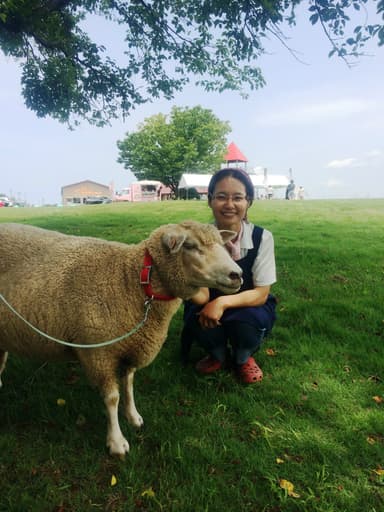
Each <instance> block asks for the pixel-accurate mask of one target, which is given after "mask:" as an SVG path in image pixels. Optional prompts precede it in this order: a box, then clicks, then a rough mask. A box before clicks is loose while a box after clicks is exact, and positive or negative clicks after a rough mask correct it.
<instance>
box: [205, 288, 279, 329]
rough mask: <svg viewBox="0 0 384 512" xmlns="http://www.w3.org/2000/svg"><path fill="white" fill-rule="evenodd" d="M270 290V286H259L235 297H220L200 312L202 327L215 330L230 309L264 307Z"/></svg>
mask: <svg viewBox="0 0 384 512" xmlns="http://www.w3.org/2000/svg"><path fill="white" fill-rule="evenodd" d="M270 288H271V287H270V286H257V287H256V288H253V289H252V290H245V291H243V292H240V293H236V294H234V295H220V297H217V298H216V299H214V300H212V301H211V302H208V303H207V304H205V306H204V307H203V309H202V310H201V311H200V314H199V322H200V324H201V326H202V327H205V328H213V327H216V326H218V325H220V318H221V317H222V316H223V314H224V311H225V310H226V309H229V308H242V307H243V308H245V307H250V306H262V305H263V304H265V303H266V301H267V299H268V294H269V291H270ZM200 304H202V303H200ZM203 304H204V303H203Z"/></svg>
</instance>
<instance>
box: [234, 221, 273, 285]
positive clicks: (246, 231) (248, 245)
mask: <svg viewBox="0 0 384 512" xmlns="http://www.w3.org/2000/svg"><path fill="white" fill-rule="evenodd" d="M253 228H254V224H252V223H251V222H245V221H243V236H242V237H241V240H240V254H241V257H242V258H244V257H245V256H246V255H247V253H248V250H249V249H252V248H253V241H252V232H253ZM252 275H253V284H254V286H269V285H272V284H273V283H275V282H276V262H275V244H274V240H273V235H272V233H271V232H270V231H268V230H267V229H263V235H262V237H261V241H260V247H259V252H258V253H257V256H256V259H255V261H254V262H253V265H252Z"/></svg>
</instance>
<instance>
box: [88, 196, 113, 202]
mask: <svg viewBox="0 0 384 512" xmlns="http://www.w3.org/2000/svg"><path fill="white" fill-rule="evenodd" d="M106 203H112V199H110V198H109V197H105V196H102V197H100V196H89V197H87V198H86V199H85V200H84V204H106Z"/></svg>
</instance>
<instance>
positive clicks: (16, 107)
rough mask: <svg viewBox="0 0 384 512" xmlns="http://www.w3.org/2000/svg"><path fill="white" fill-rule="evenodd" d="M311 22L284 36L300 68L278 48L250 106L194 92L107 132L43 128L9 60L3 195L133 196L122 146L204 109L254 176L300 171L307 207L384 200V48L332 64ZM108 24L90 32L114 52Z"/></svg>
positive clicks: (0, 71)
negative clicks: (154, 124) (155, 123)
mask: <svg viewBox="0 0 384 512" xmlns="http://www.w3.org/2000/svg"><path fill="white" fill-rule="evenodd" d="M308 16H309V15H308V13H305V12H304V11H301V12H300V13H299V18H298V22H297V26H296V27H295V28H293V29H292V30H290V29H288V28H287V29H286V30H285V34H286V36H287V37H289V40H288V45H289V46H290V48H292V49H293V50H295V52H296V54H297V55H298V56H299V59H300V60H298V59H295V58H294V57H293V56H292V54H291V53H290V52H289V51H288V50H287V49H286V48H285V47H284V46H283V45H282V44H281V43H279V42H277V41H274V40H270V41H269V42H268V44H267V50H268V54H267V55H265V56H263V57H262V58H261V59H260V60H259V61H258V62H257V65H258V66H259V67H261V69H262V71H263V74H264V77H265V79H266V82H267V84H266V86H265V87H264V88H262V89H259V90H256V91H252V92H251V93H250V96H249V98H248V99H243V98H242V97H241V96H240V94H239V93H235V92H225V93H221V94H219V93H208V92H204V91H203V90H201V89H199V88H197V87H195V86H194V85H190V86H188V87H187V88H186V89H184V91H183V92H182V93H180V94H177V95H176V96H175V98H174V99H173V100H172V101H167V100H162V99H159V100H155V101H153V102H152V103H150V104H146V105H143V106H140V107H138V108H137V109H136V110H134V111H133V113H132V115H131V116H129V117H128V118H126V119H125V121H123V120H116V121H114V122H113V123H112V125H111V126H108V127H104V128H97V127H92V126H90V125H88V124H87V123H86V122H85V121H84V122H83V123H82V124H81V126H80V127H77V128H76V129H75V130H74V131H70V130H68V128H67V127H66V125H63V124H60V123H59V122H57V121H55V120H52V119H50V118H45V119H39V118H37V117H36V115H35V114H34V113H33V112H31V111H29V110H28V109H27V108H26V106H25V105H24V103H23V99H22V96H21V87H20V68H19V65H18V64H17V63H16V62H15V61H14V60H12V59H7V58H5V57H4V56H3V54H1V53H0V149H1V152H0V194H1V193H2V194H6V195H10V196H14V197H15V198H16V199H17V200H20V201H26V202H27V203H28V204H34V205H42V204H56V203H57V204H59V203H60V202H61V187H62V186H65V185H69V184H72V183H77V182H79V181H83V180H88V179H89V180H92V181H96V182H98V183H102V184H105V185H110V184H113V186H114V188H115V189H116V190H119V189H121V188H123V187H126V186H128V185H129V184H130V183H131V182H132V181H135V177H134V176H133V175H132V174H131V173H130V172H128V171H127V170H125V169H124V167H123V165H122V164H119V163H117V158H118V149H117V145H116V143H117V141H118V140H122V139H124V136H125V134H126V133H128V132H129V133H132V132H135V131H136V130H137V129H138V125H139V124H140V123H142V122H143V121H144V120H145V119H146V118H148V117H150V116H152V115H155V114H158V113H163V114H168V113H169V112H170V111H171V109H172V107H173V106H178V107H190V108H192V107H194V106H196V105H201V106H202V107H203V108H207V109H210V110H212V112H213V113H214V114H215V115H216V116H217V117H218V118H219V119H220V120H222V121H228V122H229V123H230V126H231V129H232V131H231V133H230V134H229V135H228V144H229V143H230V142H234V143H235V144H236V145H237V146H238V147H239V149H240V150H241V151H242V153H243V154H244V155H245V156H246V157H247V159H248V171H251V172H252V171H253V170H254V169H256V170H257V171H260V170H261V169H264V168H266V169H267V171H268V173H270V174H283V175H289V172H290V169H291V172H292V176H293V178H294V180H295V183H296V184H297V185H298V186H302V187H304V191H305V197H306V198H307V199H338V198H377V197H384V135H383V133H384V131H383V120H384V94H383V83H384V47H378V46H376V45H370V46H368V48H367V51H368V52H369V56H366V57H361V58H360V59H359V60H358V62H357V64H356V65H355V66H353V67H348V66H347V65H346V64H345V63H344V62H343V61H342V60H340V59H337V58H335V57H332V58H328V52H329V51H330V46H329V42H328V41H327V39H326V37H325V35H324V33H323V32H322V31H321V28H320V27H317V26H315V27H313V26H312V25H311V24H310V23H309V21H308ZM375 20H376V21H378V19H377V17H376V18H375V17H373V18H370V21H375ZM100 23H102V22H101V21H98V20H93V21H92V22H90V29H91V30H92V31H94V32H95V33H98V34H99V37H100V34H102V38H103V39H104V40H102V41H101V42H103V43H104V44H105V45H106V46H107V48H108V46H109V47H110V49H111V51H112V52H114V51H115V50H116V48H114V45H116V47H118V46H119V45H120V42H118V41H117V39H116V27H114V26H108V27H105V26H103V28H102V30H100V27H101V25H100ZM357 24H358V23H357Z"/></svg>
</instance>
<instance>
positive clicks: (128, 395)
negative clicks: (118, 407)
mask: <svg viewBox="0 0 384 512" xmlns="http://www.w3.org/2000/svg"><path fill="white" fill-rule="evenodd" d="M135 371H136V370H135V369H131V370H129V371H127V373H126V374H125V377H124V392H125V416H126V418H127V420H128V423H130V424H131V425H133V426H134V427H137V428H139V427H142V426H143V424H144V421H143V418H142V417H141V416H140V414H139V413H138V412H137V409H136V405H135V398H134V396H133V378H134V376H135Z"/></svg>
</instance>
